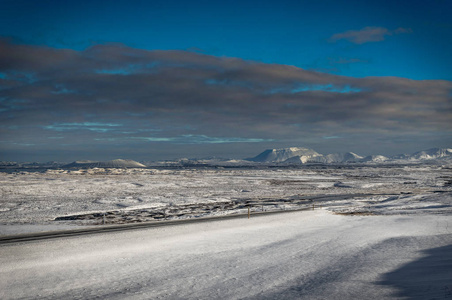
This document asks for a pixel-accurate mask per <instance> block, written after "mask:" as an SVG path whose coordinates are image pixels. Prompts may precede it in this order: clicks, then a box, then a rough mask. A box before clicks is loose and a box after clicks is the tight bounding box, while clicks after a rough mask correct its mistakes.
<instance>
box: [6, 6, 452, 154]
mask: <svg viewBox="0 0 452 300" xmlns="http://www.w3.org/2000/svg"><path fill="white" fill-rule="evenodd" d="M0 5H1V7H2V9H1V10H0V160H3V161H11V160H12V161H50V160H56V161H68V162H69V161H73V160H80V159H91V160H109V159H115V158H128V159H135V160H145V161H151V160H163V159H176V158H182V157H189V158H192V157H199V158H202V157H212V156H215V157H227V158H246V157H252V156H255V155H257V154H259V153H260V152H262V151H264V150H265V149H268V148H283V147H308V148H313V149H315V150H316V151H318V152H320V153H324V154H327V153H334V152H347V151H352V152H355V153H358V154H360V155H370V154H383V155H393V154H399V153H412V152H415V151H418V150H423V149H428V148H432V147H452V134H451V133H452V130H451V129H452V72H451V71H450V70H452V59H451V55H450V53H452V20H451V19H450V17H449V15H450V13H449V12H450V11H452V1H449V0H443V1H442V0H436V1H397V0H392V1H353V0H351V1H337V0H334V1H333V0H319V1H284V0H282V1H259V2H256V1H218V2H217V1H133V0H128V1H122V0H117V1H99V0H91V1H70V0H67V1H63V0H62V1H46V0H42V1H32V0H14V1H12V0H0Z"/></svg>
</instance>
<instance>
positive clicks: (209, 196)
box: [0, 165, 452, 235]
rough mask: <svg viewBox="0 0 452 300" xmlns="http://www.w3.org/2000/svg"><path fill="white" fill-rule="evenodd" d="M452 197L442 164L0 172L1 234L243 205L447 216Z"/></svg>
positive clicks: (451, 176) (449, 173) (451, 179)
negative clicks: (320, 207)
mask: <svg viewBox="0 0 452 300" xmlns="http://www.w3.org/2000/svg"><path fill="white" fill-rule="evenodd" d="M451 191H452V170H451V169H450V168H449V167H448V166H442V165H408V166H392V167H388V166H381V167H378V166H359V167H353V166H350V165H344V166H336V167H332V166H328V167H322V166H313V167H304V168H300V169H296V168H268V169H265V168H264V169H252V168H248V169H246V168H237V169H181V170H157V169H101V168H95V169H87V170H83V169H82V170H71V171H67V170H47V171H46V172H16V173H11V174H8V173H2V172H0V195H1V199H0V235H1V234H3V235H4V234H11V233H15V232H17V233H19V232H29V231H33V230H47V229H49V228H51V227H52V226H59V227H60V228H61V226H78V225H96V224H102V223H107V224H111V223H127V222H140V221H154V220H158V219H162V218H167V219H171V218H173V219H174V218H190V217H198V216H205V215H224V214H231V213H238V212H243V211H244V207H245V206H246V205H252V207H251V210H252V211H253V212H254V211H262V210H267V211H268V210H280V209H295V208H302V207H308V206H311V205H312V204H314V205H317V206H322V207H324V208H327V209H329V210H331V211H335V212H340V213H371V214H400V213H424V212H427V213H450V212H451V211H452V204H451V197H452V196H451ZM104 214H105V215H106V218H104V217H103V215H104ZM73 216H78V217H73ZM56 218H59V220H61V219H63V220H62V221H55V219H56ZM65 218H66V219H72V220H64V219H65ZM104 220H105V221H104ZM22 225H23V226H22ZM30 225H40V226H35V227H33V226H30Z"/></svg>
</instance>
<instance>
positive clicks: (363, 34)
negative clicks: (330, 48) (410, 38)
mask: <svg viewBox="0 0 452 300" xmlns="http://www.w3.org/2000/svg"><path fill="white" fill-rule="evenodd" d="M411 32H413V31H412V29H410V28H402V27H399V28H397V29H395V30H389V29H387V28H384V27H371V26H369V27H364V28H362V29H360V30H348V31H345V32H340V33H336V34H334V35H333V36H331V37H330V39H329V41H330V42H333V43H334V42H337V41H339V40H347V41H349V42H351V43H354V44H364V43H369V42H381V41H383V40H384V39H385V38H386V36H390V35H394V34H402V33H411Z"/></svg>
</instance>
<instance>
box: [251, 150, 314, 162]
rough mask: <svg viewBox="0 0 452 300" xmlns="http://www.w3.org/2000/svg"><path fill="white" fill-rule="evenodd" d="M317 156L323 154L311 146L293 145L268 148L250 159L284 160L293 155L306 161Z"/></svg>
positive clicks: (264, 160) (262, 160)
mask: <svg viewBox="0 0 452 300" xmlns="http://www.w3.org/2000/svg"><path fill="white" fill-rule="evenodd" d="M317 156H322V155H321V154H319V153H317V152H316V151H314V150H312V149H309V148H300V147H291V148H281V149H267V150H265V151H264V152H262V153H261V154H259V155H258V156H256V157H253V158H250V159H249V160H250V161H255V162H284V161H286V160H288V159H291V158H293V157H297V158H298V160H299V161H301V162H303V163H304V162H306V161H308V160H310V159H312V158H314V157H317Z"/></svg>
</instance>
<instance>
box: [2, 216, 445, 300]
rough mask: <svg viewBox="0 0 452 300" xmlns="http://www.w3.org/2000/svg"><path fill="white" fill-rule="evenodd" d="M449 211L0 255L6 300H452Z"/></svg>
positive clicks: (31, 248)
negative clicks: (447, 214) (445, 214)
mask: <svg viewBox="0 0 452 300" xmlns="http://www.w3.org/2000/svg"><path fill="white" fill-rule="evenodd" d="M451 245H452V224H451V219H450V216H444V215H428V214H424V215H391V216H341V215H335V214H333V213H331V212H328V211H326V210H323V209H319V210H314V211H303V212H292V213H285V214H277V215H267V216H253V217H252V218H251V219H249V220H248V219H246V218H241V219H233V220H222V221H216V222H208V223H199V224H198V223H192V224H188V225H179V226H169V227H160V228H152V229H144V230H136V231H127V232H120V233H107V234H98V235H89V236H83V237H73V238H63V239H55V240H47V241H37V242H31V243H18V244H9V245H3V246H1V247H0V265H1V268H0V298H1V299H391V298H395V299H445V298H446V299H447V298H452V280H451V279H452V248H451V247H452V246H451Z"/></svg>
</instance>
